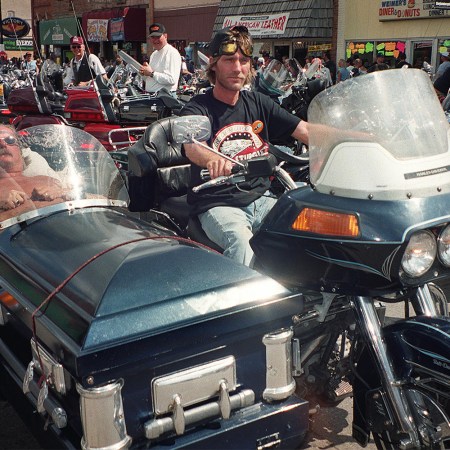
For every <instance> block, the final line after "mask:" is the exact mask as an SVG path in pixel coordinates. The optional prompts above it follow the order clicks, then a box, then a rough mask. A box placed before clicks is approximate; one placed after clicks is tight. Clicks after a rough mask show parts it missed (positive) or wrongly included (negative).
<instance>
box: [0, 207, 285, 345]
mask: <svg viewBox="0 0 450 450" xmlns="http://www.w3.org/2000/svg"><path fill="white" fill-rule="evenodd" d="M133 240H140V241H138V242H134V243H131V242H130V241H133ZM124 243H126V244H125V245H122V244H124ZM113 247H115V248H114V249H112V250H109V249H111V248H113ZM0 249H1V251H2V253H3V254H2V255H0V271H1V273H2V274H3V275H2V277H3V281H4V282H5V283H6V284H7V285H8V286H9V287H11V288H12V289H13V290H14V291H16V292H19V293H20V294H21V295H27V294H26V293H27V291H28V292H35V293H36V292H38V293H40V294H39V295H31V294H28V297H27V300H30V301H31V302H32V303H34V305H35V306H38V305H39V304H41V303H42V301H43V300H44V299H45V298H46V297H47V295H48V294H49V293H51V292H52V291H53V290H54V289H55V288H56V287H57V286H59V285H60V284H61V283H62V282H63V281H64V280H66V279H67V278H68V277H70V276H71V275H72V274H73V273H74V272H76V271H78V270H79V269H80V267H82V266H83V265H84V264H86V263H87V262H88V261H89V260H90V259H92V262H89V263H87V265H86V266H85V267H83V268H82V269H81V270H79V272H78V273H76V275H75V276H74V277H73V278H72V279H71V280H70V281H69V282H68V283H67V284H66V285H65V286H64V287H63V288H62V290H61V292H59V293H57V294H56V296H55V297H54V298H53V299H52V300H51V301H50V303H49V305H48V307H47V308H46V309H45V316H46V318H49V319H50V320H51V321H52V323H53V324H54V325H56V326H57V327H58V328H59V329H61V330H62V331H63V332H64V333H65V334H67V335H68V336H69V337H70V338H71V339H73V340H74V341H75V342H77V343H78V345H79V346H80V347H81V349H82V350H87V351H90V350H93V349H100V348H105V346H109V345H114V344H119V343H120V342H124V341H130V340H132V339H134V338H137V337H139V336H141V337H142V336H150V335H154V334H160V333H163V332H165V331H168V330H170V329H174V328H178V327H181V326H187V325H189V324H192V323H197V322H203V321H205V320H208V319H209V318H212V317H217V316H221V315H224V314H227V313H229V312H231V311H236V310H242V309H248V308H252V307H255V306H258V305H261V304H264V303H267V302H271V301H274V300H279V299H280V298H283V297H284V296H287V295H289V292H288V291H287V290H286V289H285V288H283V287H282V286H281V285H279V284H278V283H276V282H275V281H273V280H272V279H270V278H268V277H265V276H262V275H260V274H259V273H257V272H255V271H253V270H251V269H249V268H247V267H245V266H242V265H240V264H236V263H234V262H232V261H231V260H229V259H228V258H226V257H224V256H222V255H219V254H217V253H215V252H213V251H207V250H205V249H203V248H200V247H197V246H195V245H193V244H192V243H190V242H187V241H186V240H183V239H181V240H180V239H179V238H177V237H175V236H167V235H164V234H163V233H162V232H161V231H160V230H158V229H157V228H153V227H151V226H150V225H148V224H147V223H146V222H142V221H139V220H137V219H134V218H132V217H129V216H128V215H126V214H123V213H121V212H119V211H115V210H108V209H103V208H97V207H96V208H91V209H84V210H76V211H73V212H71V213H69V212H62V213H58V214H54V215H53V216H50V217H47V218H44V219H40V220H36V221H34V222H32V223H30V224H28V225H27V226H26V227H22V228H19V227H17V228H16V227H10V228H9V229H7V230H5V231H4V232H3V233H2V234H1V235H0ZM18 274H19V276H18Z"/></svg>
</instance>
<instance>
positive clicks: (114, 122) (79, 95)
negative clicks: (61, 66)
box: [7, 68, 182, 150]
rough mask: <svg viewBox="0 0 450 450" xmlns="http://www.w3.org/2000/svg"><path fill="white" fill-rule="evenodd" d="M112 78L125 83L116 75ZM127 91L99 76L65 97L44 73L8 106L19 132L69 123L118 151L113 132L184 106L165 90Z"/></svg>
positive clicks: (18, 92) (18, 91) (67, 91)
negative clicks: (152, 91) (46, 125)
mask: <svg viewBox="0 0 450 450" xmlns="http://www.w3.org/2000/svg"><path fill="white" fill-rule="evenodd" d="M121 70H122V69H120V68H118V69H117V71H121ZM111 78H112V80H122V77H120V76H119V75H114V74H113V76H112V77H111ZM125 91H126V93H124V92H123V86H118V87H117V86H115V85H114V84H113V83H106V82H105V81H104V79H103V78H102V77H101V76H97V77H96V79H95V80H94V81H93V82H92V83H91V84H90V85H89V86H87V87H85V86H83V87H77V86H75V87H70V88H66V89H65V90H64V93H63V94H62V93H61V92H59V91H58V90H56V89H55V87H54V85H53V84H52V83H51V82H50V80H49V79H48V76H47V74H46V73H45V72H43V71H42V72H41V73H40V74H39V75H38V76H37V77H36V79H35V82H34V83H33V84H32V85H30V86H27V87H25V88H22V89H16V90H14V91H12V93H11V95H10V96H9V97H8V100H7V104H8V108H9V110H10V111H12V113H14V114H15V115H16V117H15V118H14V120H13V121H12V124H13V125H14V126H15V127H16V129H18V130H22V129H25V128H28V127H31V126H35V125H42V124H45V123H49V124H69V125H73V126H76V127H79V128H82V129H84V130H85V131H86V132H88V133H90V134H92V135H93V136H95V137H96V138H97V139H98V140H100V142H101V143H102V144H103V145H104V146H105V147H106V148H107V149H109V150H112V149H113V148H114V147H111V145H110V140H109V132H110V131H112V130H117V129H119V128H122V127H131V126H134V127H136V126H144V125H148V124H149V123H151V122H153V121H155V120H157V119H160V118H162V117H167V116H169V115H172V114H173V113H176V112H177V111H178V110H179V109H181V107H182V104H181V103H180V102H178V101H177V100H176V99H175V98H174V97H172V96H171V95H170V93H169V92H166V91H163V90H162V91H160V92H158V93H157V94H154V95H150V94H145V93H139V92H137V91H136V90H132V92H131V95H127V93H128V88H125ZM125 136H126V133H124V134H123V135H120V134H118V135H117V138H118V139H119V141H123V139H124V138H125Z"/></svg>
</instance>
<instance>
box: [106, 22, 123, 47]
mask: <svg viewBox="0 0 450 450" xmlns="http://www.w3.org/2000/svg"><path fill="white" fill-rule="evenodd" d="M124 23H125V22H124V20H123V17H116V18H114V19H110V20H109V34H110V36H111V41H113V42H115V41H124V40H125V28H124Z"/></svg>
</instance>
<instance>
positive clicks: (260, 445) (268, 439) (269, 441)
mask: <svg viewBox="0 0 450 450" xmlns="http://www.w3.org/2000/svg"><path fill="white" fill-rule="evenodd" d="M280 444H281V439H280V433H274V434H271V435H269V436H265V437H263V438H261V439H257V440H256V450H264V449H267V448H278V447H279V446H280Z"/></svg>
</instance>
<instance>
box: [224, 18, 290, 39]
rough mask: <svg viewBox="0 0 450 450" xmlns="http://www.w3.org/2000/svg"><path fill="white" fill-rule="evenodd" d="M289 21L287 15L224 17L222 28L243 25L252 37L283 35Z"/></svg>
mask: <svg viewBox="0 0 450 450" xmlns="http://www.w3.org/2000/svg"><path fill="white" fill-rule="evenodd" d="M288 20H289V13H280V14H264V15H260V16H226V17H225V19H224V20H223V28H225V27H231V26H233V25H243V26H245V27H247V28H248V31H250V34H252V35H254V36H266V35H275V34H284V32H285V30H286V25H287V22H288Z"/></svg>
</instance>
